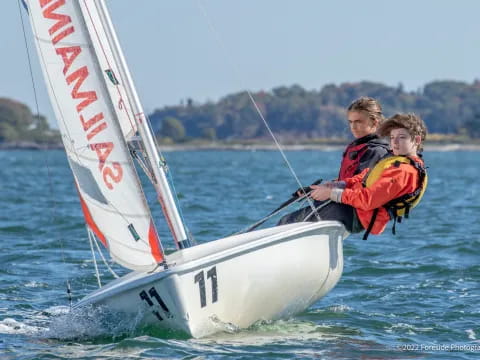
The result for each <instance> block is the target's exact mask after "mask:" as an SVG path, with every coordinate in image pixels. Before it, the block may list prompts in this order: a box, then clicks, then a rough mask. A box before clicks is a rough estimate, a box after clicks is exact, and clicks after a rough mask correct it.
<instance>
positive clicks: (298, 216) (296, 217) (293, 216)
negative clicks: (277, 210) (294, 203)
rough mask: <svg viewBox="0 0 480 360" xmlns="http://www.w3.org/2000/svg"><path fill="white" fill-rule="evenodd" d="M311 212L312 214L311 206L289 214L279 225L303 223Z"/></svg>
mask: <svg viewBox="0 0 480 360" xmlns="http://www.w3.org/2000/svg"><path fill="white" fill-rule="evenodd" d="M311 212H312V209H311V208H310V207H309V206H307V207H304V208H301V209H299V210H297V211H294V212H292V213H290V214H287V215H285V216H283V217H282V218H281V219H280V221H279V222H278V223H277V225H285V224H292V223H296V222H301V221H303V220H304V219H305V218H306V217H307V216H308V214H310V213H311Z"/></svg>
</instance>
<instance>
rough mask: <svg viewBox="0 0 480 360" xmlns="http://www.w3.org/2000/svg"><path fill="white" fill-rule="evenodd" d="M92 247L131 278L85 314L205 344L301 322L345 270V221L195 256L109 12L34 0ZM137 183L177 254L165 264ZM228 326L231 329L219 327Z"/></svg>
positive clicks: (273, 232)
mask: <svg viewBox="0 0 480 360" xmlns="http://www.w3.org/2000/svg"><path fill="white" fill-rule="evenodd" d="M23 1H24V3H25V5H26V8H27V11H28V13H29V18H30V23H31V26H32V31H33V35H34V39H35V44H36V48H37V51H38V57H39V60H40V64H41V67H42V71H43V74H44V78H45V82H46V85H47V89H48V92H49V96H50V100H51V103H52V106H53V109H54V112H55V115H56V118H57V121H58V126H59V129H60V132H61V135H62V140H63V144H64V147H65V152H66V156H67V159H68V162H69V165H70V167H71V170H72V173H73V178H74V182H75V186H76V189H77V191H78V196H79V199H80V205H81V209H82V211H83V214H84V217H85V223H86V225H87V229H88V232H89V234H90V235H92V236H94V237H95V240H96V241H98V242H100V243H101V244H103V246H104V247H105V248H106V249H107V251H108V253H109V255H110V257H111V259H112V260H113V261H114V262H116V263H117V264H119V265H121V266H123V267H125V268H127V269H129V270H131V272H129V273H128V274H127V275H125V276H123V277H120V278H118V279H115V280H113V281H112V282H110V283H109V284H107V285H105V286H103V287H100V288H99V289H98V290H96V291H94V292H93V293H91V294H89V295H88V296H86V297H85V298H83V299H82V300H80V301H79V302H78V303H76V304H75V306H74V307H75V308H76V309H79V308H80V309H81V308H84V307H88V306H92V307H95V308H105V309H108V311H112V312H114V313H118V314H121V315H122V316H126V317H127V316H130V317H131V318H132V319H135V321H136V322H137V323H138V325H152V326H156V327H158V328H161V329H168V330H173V331H180V332H182V333H185V334H187V335H188V336H192V337H203V336H208V335H210V334H213V333H215V332H218V331H221V330H222V329H224V328H223V327H222V324H223V325H228V326H234V327H235V328H246V327H249V326H251V325H252V324H254V323H256V322H258V321H262V320H275V319H280V318H285V317H289V316H292V315H294V314H297V313H299V312H301V311H303V310H305V309H306V308H307V307H309V306H310V305H311V304H313V303H314V302H316V301H317V300H318V299H320V298H321V297H323V296H324V295H325V294H327V293H328V292H329V291H330V290H331V289H332V288H333V287H334V286H335V284H336V283H337V282H338V280H339V279H340V277H341V274H342V270H343V253H342V249H343V240H344V238H345V237H346V236H348V233H347V232H346V230H345V228H344V227H343V225H342V224H341V223H339V222H336V221H319V222H316V223H307V222H302V223H296V224H289V225H283V226H277V227H271V228H265V229H261V230H256V231H251V232H246V233H240V234H237V235H232V236H228V237H225V238H222V239H217V240H212V241H209V242H205V243H202V244H198V245H193V243H192V241H191V239H190V238H189V236H188V235H187V231H186V227H185V225H184V223H183V219H182V217H181V216H180V212H179V208H178V207H177V204H176V201H175V197H174V195H173V192H172V190H171V187H170V184H169V180H168V177H167V175H168V171H169V170H168V168H167V166H166V163H165V161H164V159H163V157H161V156H160V155H159V153H158V151H157V147H156V144H155V141H154V137H153V134H152V131H151V129H150V126H149V123H148V119H147V118H146V116H145V113H144V111H143V108H142V106H141V103H140V100H139V97H138V95H137V92H136V90H135V87H134V85H133V81H132V78H131V75H130V72H129V70H128V68H127V65H126V62H125V59H124V56H123V53H122V51H121V49H120V45H119V42H118V39H117V36H116V34H115V31H114V28H113V25H112V22H111V19H110V17H109V14H108V11H107V7H106V5H105V2H104V1H103V0H75V1H73V0H26V1H25V0H23ZM136 164H137V167H138V169H140V170H138V171H143V172H145V174H146V175H147V177H148V178H149V179H150V181H151V183H152V185H153V187H154V189H155V191H156V194H157V197H158V201H159V203H160V205H161V207H162V210H163V214H164V219H165V222H166V223H167V224H168V228H169V230H170V232H171V234H172V237H173V239H174V242H175V245H176V249H177V250H176V251H174V252H173V253H171V254H169V255H166V254H165V251H164V249H163V246H162V243H161V241H160V238H159V236H158V233H157V229H156V226H155V223H154V221H153V218H152V214H151V210H150V207H149V205H148V203H147V200H146V197H145V194H144V191H143V188H142V184H141V182H140V178H139V175H138V173H137V167H136ZM219 324H220V326H219Z"/></svg>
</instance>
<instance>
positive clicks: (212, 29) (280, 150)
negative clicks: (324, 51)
mask: <svg viewBox="0 0 480 360" xmlns="http://www.w3.org/2000/svg"><path fill="white" fill-rule="evenodd" d="M197 5H198V7H199V8H200V10H201V11H202V14H203V16H204V17H205V19H206V21H207V23H208V25H209V27H210V30H211V31H212V33H213V35H214V36H215V39H216V41H217V43H218V44H219V46H220V48H221V49H222V50H223V53H224V56H225V59H226V60H227V62H228V64H229V65H230V67H231V69H232V70H233V73H234V74H235V76H236V78H237V81H239V83H240V84H241V88H244V89H246V86H245V85H244V83H243V80H242V77H241V76H240V75H239V74H240V71H239V70H238V67H237V66H236V63H234V62H233V61H231V58H230V57H229V56H228V54H229V52H228V51H227V48H226V46H225V44H224V43H223V41H222V38H221V37H220V34H219V33H218V31H217V30H216V27H215V26H214V24H213V21H212V20H211V18H210V17H209V16H208V13H207V11H206V9H205V7H204V6H203V4H202V0H197ZM245 92H246V93H247V94H248V97H249V98H250V101H251V102H252V104H253V106H254V107H255V110H256V112H257V114H258V115H259V116H260V118H261V119H262V121H263V124H264V125H265V127H266V128H267V130H268V133H269V134H270V136H271V137H272V139H273V141H274V142H275V145H276V146H277V149H278V151H279V152H280V154H281V155H282V157H283V160H284V162H285V164H286V165H287V167H288V169H289V170H290V173H291V174H292V176H293V177H294V179H295V181H296V182H297V184H298V185H299V187H300V188H303V185H302V183H301V181H300V179H299V178H298V176H297V174H296V172H295V170H294V169H293V167H292V165H291V164H290V161H289V160H288V159H287V156H286V155H285V152H284V151H283V149H282V147H281V145H280V143H279V141H278V140H277V138H276V136H275V134H274V133H273V131H272V129H271V128H270V125H269V124H268V122H267V120H266V119H265V117H264V116H263V114H262V112H261V110H260V108H259V106H258V104H257V102H256V101H255V99H254V98H253V95H252V92H251V91H250V90H245ZM306 199H307V202H308V205H309V206H310V208H311V209H312V211H313V212H314V213H315V215H316V217H317V219H318V220H320V216H319V215H318V213H317V212H316V209H315V205H314V204H313V201H312V199H311V198H309V197H307V198H306Z"/></svg>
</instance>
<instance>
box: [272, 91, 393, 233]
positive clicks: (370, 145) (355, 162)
mask: <svg viewBox="0 0 480 360" xmlns="http://www.w3.org/2000/svg"><path fill="white" fill-rule="evenodd" d="M347 119H348V123H349V126H350V131H351V132H352V135H353V137H354V138H355V140H354V141H352V142H351V143H350V144H348V145H347V147H346V148H345V151H344V152H343V155H342V162H341V164H340V170H339V172H338V178H337V179H335V180H332V181H327V182H324V183H323V184H324V185H326V186H329V187H332V188H333V187H340V188H343V187H345V182H344V181H343V180H344V179H347V178H350V177H352V176H354V175H357V174H359V173H361V172H362V171H363V170H365V169H367V168H370V167H372V166H373V165H375V164H376V163H377V162H378V161H379V160H380V159H381V158H382V157H384V156H385V155H387V153H388V142H387V141H385V139H382V138H380V137H379V136H378V135H377V134H376V131H377V129H378V127H379V126H380V125H381V124H382V122H383V120H384V117H383V113H382V106H381V105H380V103H379V102H378V100H376V99H374V98H371V97H367V96H362V97H360V98H358V99H357V100H355V101H353V102H352V103H351V104H350V105H349V106H348V108H347ZM305 189H308V190H310V189H311V187H310V186H308V187H306V188H304V189H298V190H297V193H296V195H297V196H298V197H302V196H305V195H306V192H305ZM321 205H322V204H320V203H316V207H318V206H321ZM326 205H327V204H326ZM329 209H330V208H326V209H325V210H324V211H326V210H329ZM301 210H302V209H301ZM312 215H314V214H310V216H312ZM342 215H344V216H346V218H347V219H349V218H351V217H352V214H351V211H350V212H347V213H346V214H343V213H342ZM303 220H304V217H303V212H301V211H299V212H293V213H291V214H287V215H286V216H284V217H282V218H281V219H280V221H279V222H278V224H277V225H283V224H289V223H292V222H298V221H303ZM352 226H353V228H352V229H350V228H351V227H348V229H349V231H352V230H355V229H356V228H358V226H359V224H353V225H352Z"/></svg>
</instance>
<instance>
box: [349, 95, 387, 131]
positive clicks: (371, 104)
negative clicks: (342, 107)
mask: <svg viewBox="0 0 480 360" xmlns="http://www.w3.org/2000/svg"><path fill="white" fill-rule="evenodd" d="M351 111H357V112H360V113H363V114H365V115H366V116H367V117H368V118H369V119H371V120H372V121H373V122H376V123H377V126H380V125H381V124H382V122H383V120H384V119H385V117H384V116H383V113H382V106H381V105H380V103H379V102H378V100H376V99H374V98H371V97H368V96H362V97H361V98H358V99H357V100H355V101H354V102H352V103H351V104H350V105H349V106H348V108H347V112H351Z"/></svg>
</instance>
